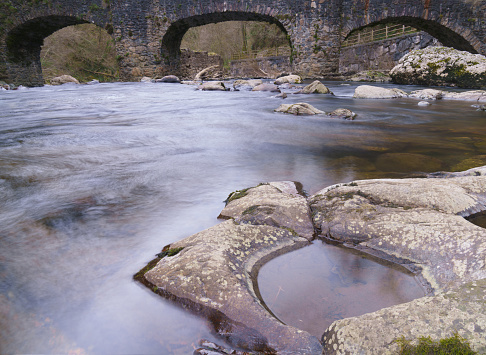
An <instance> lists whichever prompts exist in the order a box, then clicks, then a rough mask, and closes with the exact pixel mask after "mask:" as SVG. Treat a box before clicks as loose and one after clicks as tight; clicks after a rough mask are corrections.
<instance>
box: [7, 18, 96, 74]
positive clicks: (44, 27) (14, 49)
mask: <svg viewBox="0 0 486 355" xmlns="http://www.w3.org/2000/svg"><path fill="white" fill-rule="evenodd" d="M81 23H87V21H85V20H81V19H79V18H76V17H71V16H56V15H52V16H44V17H38V18H35V19H32V20H29V21H26V22H24V23H22V24H21V25H19V26H17V27H15V28H14V29H12V30H11V31H10V32H9V33H8V35H7V56H8V59H9V60H10V61H11V62H13V63H18V64H20V63H25V64H30V62H32V61H39V57H40V51H41V46H42V44H43V43H44V38H46V37H48V36H50V35H51V34H53V33H54V32H56V31H58V30H60V29H61V28H64V27H67V26H72V25H78V24H81Z"/></svg>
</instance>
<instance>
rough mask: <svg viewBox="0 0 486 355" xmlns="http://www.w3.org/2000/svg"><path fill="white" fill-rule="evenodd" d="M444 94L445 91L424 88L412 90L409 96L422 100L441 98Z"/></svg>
mask: <svg viewBox="0 0 486 355" xmlns="http://www.w3.org/2000/svg"><path fill="white" fill-rule="evenodd" d="M443 96H444V91H442V90H436V89H423V90H415V91H412V92H411V93H410V95H409V97H413V98H417V99H420V100H439V99H442V97H443Z"/></svg>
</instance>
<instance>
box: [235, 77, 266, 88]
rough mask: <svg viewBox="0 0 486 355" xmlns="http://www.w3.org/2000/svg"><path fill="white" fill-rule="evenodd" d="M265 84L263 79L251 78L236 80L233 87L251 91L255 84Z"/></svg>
mask: <svg viewBox="0 0 486 355" xmlns="http://www.w3.org/2000/svg"><path fill="white" fill-rule="evenodd" d="M261 84H263V81H262V80H261V79H251V80H241V79H240V80H235V82H234V83H233V88H234V89H235V90H248V91H251V90H252V89H253V88H254V87H255V86H258V85H261Z"/></svg>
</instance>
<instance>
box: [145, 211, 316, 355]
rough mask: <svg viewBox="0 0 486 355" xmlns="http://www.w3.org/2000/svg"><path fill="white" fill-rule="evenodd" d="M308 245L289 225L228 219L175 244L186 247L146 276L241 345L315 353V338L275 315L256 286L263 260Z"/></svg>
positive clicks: (295, 352)
mask: <svg viewBox="0 0 486 355" xmlns="http://www.w3.org/2000/svg"><path fill="white" fill-rule="evenodd" d="M308 243H309V242H308V241H307V240H306V239H304V238H301V237H298V236H296V235H295V234H294V233H291V232H289V231H287V230H285V229H281V228H276V227H271V226H253V225H248V224H242V225H238V224H236V223H235V222H234V221H233V220H229V221H226V222H223V223H221V224H219V225H217V226H215V227H212V228H210V229H207V230H205V231H203V232H200V233H197V234H195V235H193V236H191V237H188V238H186V239H184V240H182V241H179V242H177V243H174V244H172V245H171V248H172V249H177V248H184V249H183V250H182V251H180V252H179V253H178V254H177V255H175V256H172V257H168V256H167V257H165V258H163V259H162V260H161V261H160V262H159V263H158V264H157V265H156V266H155V267H154V268H153V269H152V270H150V271H148V272H147V273H146V274H145V278H146V279H147V280H148V281H149V282H150V283H151V284H152V285H154V286H155V287H158V288H159V289H161V290H162V291H163V292H164V293H168V294H169V295H171V296H175V297H176V298H177V300H178V301H180V302H181V303H183V304H185V305H186V306H187V307H189V308H193V309H196V310H198V311H199V312H200V313H202V314H204V315H206V316H207V317H208V318H209V319H210V320H212V322H213V325H214V327H215V329H216V331H218V332H219V333H220V334H221V335H223V336H225V337H226V338H227V340H228V341H229V342H230V343H232V344H233V345H235V346H237V347H240V348H243V349H248V350H252V351H260V352H265V353H276V352H278V353H279V354H317V353H320V351H321V345H320V343H319V341H318V340H317V338H315V337H313V336H311V335H310V334H308V333H306V332H304V331H301V330H298V329H296V328H294V327H291V326H287V325H285V324H283V323H281V322H280V321H279V320H277V319H276V318H275V317H274V316H272V315H271V314H270V313H269V312H268V310H267V309H266V308H265V307H266V306H265V305H264V304H263V303H262V301H261V300H260V298H259V297H258V295H257V291H256V288H255V285H256V276H257V273H258V269H259V267H260V266H261V265H262V263H263V262H265V261H266V260H269V259H271V258H273V257H275V256H277V255H279V254H281V253H284V252H287V251H289V250H293V249H296V248H300V247H303V246H306V245H308ZM181 300H183V301H181Z"/></svg>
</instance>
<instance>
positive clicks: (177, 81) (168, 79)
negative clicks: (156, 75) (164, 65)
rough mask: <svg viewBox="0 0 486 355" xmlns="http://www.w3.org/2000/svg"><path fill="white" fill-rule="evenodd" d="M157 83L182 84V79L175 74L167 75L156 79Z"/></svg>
mask: <svg viewBox="0 0 486 355" xmlns="http://www.w3.org/2000/svg"><path fill="white" fill-rule="evenodd" d="M155 82H156V83H174V84H180V82H181V79H179V78H178V77H177V76H175V75H166V76H164V77H163V78H161V79H157V80H155Z"/></svg>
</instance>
